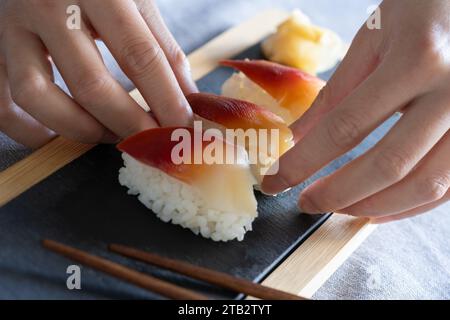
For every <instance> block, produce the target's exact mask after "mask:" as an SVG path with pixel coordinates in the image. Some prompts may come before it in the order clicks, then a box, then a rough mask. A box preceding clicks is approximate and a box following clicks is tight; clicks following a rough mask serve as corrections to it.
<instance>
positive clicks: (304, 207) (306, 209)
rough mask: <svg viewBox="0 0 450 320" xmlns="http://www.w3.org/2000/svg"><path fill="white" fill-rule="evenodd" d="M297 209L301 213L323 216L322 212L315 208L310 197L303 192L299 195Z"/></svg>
mask: <svg viewBox="0 0 450 320" xmlns="http://www.w3.org/2000/svg"><path fill="white" fill-rule="evenodd" d="M298 207H299V209H300V211H301V212H302V213H307V214H323V212H321V210H319V209H318V208H317V206H316V204H315V202H314V201H312V200H311V197H310V196H309V195H308V194H306V193H305V192H303V193H302V194H301V195H300V200H299V203H298Z"/></svg>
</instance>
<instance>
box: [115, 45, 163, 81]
mask: <svg viewBox="0 0 450 320" xmlns="http://www.w3.org/2000/svg"><path fill="white" fill-rule="evenodd" d="M121 57H122V62H123V64H124V69H125V71H126V73H128V74H129V75H130V76H134V77H141V76H143V75H144V74H146V73H147V72H149V71H150V70H152V69H153V67H154V66H155V65H156V64H158V63H159V62H160V61H161V59H162V57H163V53H162V49H161V48H160V47H159V45H156V44H153V43H152V42H151V41H149V40H148V39H138V40H134V41H131V42H130V43H129V44H127V45H126V46H125V47H124V49H123V50H122V54H121Z"/></svg>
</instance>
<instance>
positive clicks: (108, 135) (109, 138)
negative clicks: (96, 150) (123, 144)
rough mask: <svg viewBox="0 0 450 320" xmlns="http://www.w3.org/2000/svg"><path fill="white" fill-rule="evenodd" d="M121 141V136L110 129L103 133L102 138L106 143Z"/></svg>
mask: <svg viewBox="0 0 450 320" xmlns="http://www.w3.org/2000/svg"><path fill="white" fill-rule="evenodd" d="M119 141H120V138H119V137H118V136H117V135H116V134H114V133H112V132H111V131H109V130H107V131H106V132H105V134H104V135H103V138H102V143H105V144H116V143H118V142H119Z"/></svg>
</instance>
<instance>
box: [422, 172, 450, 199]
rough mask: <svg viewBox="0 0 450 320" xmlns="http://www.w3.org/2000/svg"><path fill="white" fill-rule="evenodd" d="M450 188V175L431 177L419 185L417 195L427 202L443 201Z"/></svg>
mask: <svg viewBox="0 0 450 320" xmlns="http://www.w3.org/2000/svg"><path fill="white" fill-rule="evenodd" d="M449 187H450V177H449V176H448V175H439V174H437V175H431V176H428V177H426V178H425V179H423V180H421V181H419V182H418V184H417V195H418V197H420V199H423V200H424V201H425V202H433V201H437V200H440V199H442V198H443V197H444V196H445V194H446V193H447V191H448V189H449Z"/></svg>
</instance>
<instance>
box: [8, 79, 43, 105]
mask: <svg viewBox="0 0 450 320" xmlns="http://www.w3.org/2000/svg"><path fill="white" fill-rule="evenodd" d="M46 91H47V80H46V79H45V78H44V77H42V76H40V75H32V76H30V77H29V76H27V75H25V76H23V77H20V78H18V79H15V81H14V84H13V85H11V97H12V100H13V101H14V102H15V103H16V104H17V105H19V106H26V105H28V104H29V103H30V101H36V100H39V99H41V98H42V96H43V95H45V92H46Z"/></svg>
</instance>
